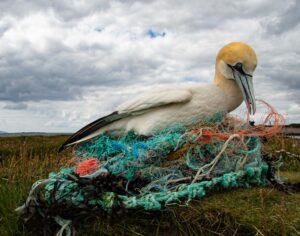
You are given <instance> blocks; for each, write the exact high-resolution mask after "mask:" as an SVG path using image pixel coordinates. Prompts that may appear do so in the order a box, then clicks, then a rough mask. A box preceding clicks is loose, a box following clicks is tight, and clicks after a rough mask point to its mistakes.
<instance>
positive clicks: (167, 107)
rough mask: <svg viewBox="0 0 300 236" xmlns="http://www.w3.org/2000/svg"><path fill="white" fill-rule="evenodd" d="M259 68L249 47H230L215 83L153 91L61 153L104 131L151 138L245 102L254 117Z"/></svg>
mask: <svg viewBox="0 0 300 236" xmlns="http://www.w3.org/2000/svg"><path fill="white" fill-rule="evenodd" d="M256 65H257V58H256V54H255V52H254V50H253V49H252V48H251V47H250V46H249V45H247V44H245V43H242V42H232V43H229V44H227V45H225V46H224V47H223V48H222V49H221V50H220V51H219V53H218V55H217V57H216V64H215V77H214V80H213V83H211V84H193V85H188V86H180V87H169V86H168V87H164V88H160V89H157V90H154V89H153V90H150V91H149V92H147V93H145V94H143V95H141V96H138V97H136V98H134V99H132V100H129V101H127V102H125V103H123V104H121V105H120V106H119V107H117V109H116V111H115V112H113V113H111V114H110V115H108V116H105V117H102V118H100V119H98V120H96V121H94V122H92V123H90V124H88V125H86V126H85V127H83V128H82V129H80V130H79V131H77V132H76V133H74V134H73V135H72V136H70V137H69V139H68V140H67V141H66V142H65V143H64V144H63V145H62V146H61V147H60V149H59V151H62V150H64V149H66V148H68V147H70V146H72V145H73V144H76V143H80V142H83V141H86V140H89V139H91V138H93V137H95V136H97V135H99V134H101V133H103V132H105V131H108V132H110V133H112V134H122V133H124V132H127V131H129V130H134V131H135V132H137V133H138V134H141V135H149V134H151V133H152V132H153V131H157V130H160V129H163V128H166V127H167V126H169V125H170V124H173V123H181V124H183V125H191V124H194V123H195V122H199V121H201V120H203V119H205V118H206V117H207V116H211V115H214V114H216V113H217V112H221V113H223V114H226V113H229V112H231V111H233V110H234V109H236V108H237V107H238V106H239V105H240V104H241V103H242V102H243V100H244V101H245V103H246V106H247V108H248V110H249V112H250V113H251V112H252V113H253V114H254V113H255V110H256V105H255V97H254V90H253V81H252V75H253V72H254V70H255V68H256Z"/></svg>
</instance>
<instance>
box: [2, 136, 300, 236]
mask: <svg viewBox="0 0 300 236" xmlns="http://www.w3.org/2000/svg"><path fill="white" fill-rule="evenodd" d="M65 139H66V136H55V137H41V136H37V137H15V138H14V137H7V138H0V235H3V236H5V235H33V232H31V228H30V227H28V226H27V227H26V226H25V225H24V223H23V222H22V221H21V220H19V219H18V216H17V214H16V213H15V212H14V209H15V208H16V207H17V206H19V205H21V204H23V203H24V201H25V199H26V196H27V194H28V192H29V190H30V187H31V185H32V183H33V182H35V181H36V180H38V179H42V178H46V177H47V174H48V173H49V172H50V171H57V170H58V169H59V168H60V167H61V166H63V165H66V162H67V160H69V159H70V158H71V157H72V153H71V152H70V151H67V152H64V153H61V154H57V149H58V147H59V145H60V144H62V143H63V141H64V140H65ZM282 148H284V149H286V151H289V152H291V153H296V154H298V155H299V153H300V148H299V140H298V141H297V140H296V139H283V138H273V139H270V140H268V142H267V143H266V144H265V150H266V151H268V152H273V151H275V150H280V149H282ZM298 158H299V156H298ZM282 161H283V163H284V165H283V166H282V168H281V170H280V175H281V176H286V177H288V179H286V181H289V182H300V162H299V160H297V157H295V156H291V155H287V154H285V153H284V154H283V158H282ZM77 226H78V227H77V235H241V234H242V235H299V234H300V193H299V192H298V193H290V194H287V193H284V192H280V191H278V190H277V189H275V188H273V187H271V186H270V187H264V188H259V187H256V188H251V189H250V188H249V189H232V190H226V191H222V192H214V193H211V194H210V195H209V196H206V197H205V198H203V199H198V200H194V201H192V202H190V204H189V205H188V206H179V205H174V206H171V207H169V208H168V209H167V210H165V211H162V212H144V211H141V210H137V211H130V212H127V213H125V214H123V215H119V216H115V215H113V216H105V217H90V218H86V219H85V220H84V221H83V222H80V223H77Z"/></svg>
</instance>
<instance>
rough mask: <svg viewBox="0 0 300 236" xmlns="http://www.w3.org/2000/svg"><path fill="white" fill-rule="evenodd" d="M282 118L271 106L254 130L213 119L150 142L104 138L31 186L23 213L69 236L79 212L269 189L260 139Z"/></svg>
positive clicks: (232, 121) (176, 126) (129, 137)
mask: <svg viewBox="0 0 300 236" xmlns="http://www.w3.org/2000/svg"><path fill="white" fill-rule="evenodd" d="M281 118H282V117H281V116H280V115H279V114H278V113H276V111H274V109H273V108H272V107H270V106H269V111H268V113H267V115H266V117H265V120H264V121H263V122H262V124H260V125H257V126H248V125H247V123H246V124H243V122H241V121H240V120H238V119H236V118H233V117H231V118H230V117H223V116H222V115H221V114H215V115H214V116H212V117H208V118H207V119H206V121H204V122H202V123H201V124H195V125H194V126H192V127H185V126H182V125H181V124H173V125H172V126H170V127H168V128H166V129H164V130H161V131H158V132H154V133H153V134H151V135H150V136H147V137H146V136H140V135H137V134H136V133H135V132H133V131H130V132H128V133H126V134H124V135H123V136H121V137H118V138H113V137H111V136H109V135H107V134H102V135H100V136H98V137H96V138H94V139H92V140H91V141H89V142H86V143H83V144H81V145H79V146H77V147H76V149H75V151H74V155H75V158H74V160H73V164H72V165H71V166H69V167H64V168H61V170H60V171H59V172H57V173H54V172H52V173H50V174H49V177H48V179H45V180H39V181H37V182H36V183H35V184H33V186H32V189H31V191H30V193H29V197H28V199H27V201H26V203H25V204H24V205H23V206H21V207H20V208H19V209H18V211H19V212H22V213H23V214H24V215H26V216H27V217H29V218H30V217H32V216H33V215H35V216H36V215H38V216H39V217H42V218H44V219H47V221H52V222H55V223H56V224H58V225H60V226H61V229H60V231H59V232H58V235H62V234H63V233H66V234H67V235H71V231H72V221H71V220H72V219H73V218H74V217H79V216H80V215H84V214H106V213H112V212H117V211H120V210H122V209H137V208H140V209H144V210H147V211H148V210H161V209H163V208H165V207H167V206H168V205H170V204H174V203H177V204H183V203H184V204H187V203H188V202H189V201H191V200H192V199H195V198H201V197H204V196H205V195H206V194H207V193H208V192H213V191H215V190H222V189H227V188H236V187H250V186H262V185H266V184H268V179H267V174H268V165H267V163H266V162H265V161H264V160H263V158H262V154H261V148H262V143H261V139H260V138H261V137H265V136H267V135H272V134H275V133H277V132H278V130H279V129H280V123H281V122H282V119H281ZM270 121H272V124H273V126H270V127H267V126H266V124H267V123H268V122H270Z"/></svg>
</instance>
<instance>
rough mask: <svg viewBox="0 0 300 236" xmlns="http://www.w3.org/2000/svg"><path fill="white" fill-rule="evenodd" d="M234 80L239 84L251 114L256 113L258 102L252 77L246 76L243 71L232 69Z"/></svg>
mask: <svg viewBox="0 0 300 236" xmlns="http://www.w3.org/2000/svg"><path fill="white" fill-rule="evenodd" d="M232 71H233V76H234V80H235V81H236V82H237V84H238V86H239V88H240V90H241V91H242V94H243V97H244V101H245V103H246V106H247V109H248V111H249V113H250V114H251V113H252V114H253V115H254V113H255V112H256V103H255V102H256V101H255V96H254V89H253V80H252V75H249V74H246V73H245V72H244V71H243V70H237V69H236V68H234V67H232Z"/></svg>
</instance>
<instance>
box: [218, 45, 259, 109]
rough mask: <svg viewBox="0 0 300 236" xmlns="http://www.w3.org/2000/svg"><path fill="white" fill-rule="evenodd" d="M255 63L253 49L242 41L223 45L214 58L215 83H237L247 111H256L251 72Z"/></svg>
mask: <svg viewBox="0 0 300 236" xmlns="http://www.w3.org/2000/svg"><path fill="white" fill-rule="evenodd" d="M256 65H257V58H256V54H255V52H254V50H253V49H252V48H251V47H250V46H249V45H247V44H245V43H242V42H232V43H229V44H227V45H225V46H224V47H223V48H222V49H221V50H220V51H219V53H218V55H217V58H216V79H215V80H216V83H217V84H226V83H227V82H228V83H232V82H233V81H234V82H235V83H236V84H237V85H238V87H239V89H240V91H241V93H242V95H243V98H244V101H245V102H246V105H247V108H248V110H249V112H252V113H253V114H254V113H255V111H256V105H255V97H254V89H253V81H252V77H253V72H254V70H255V68H256Z"/></svg>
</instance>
